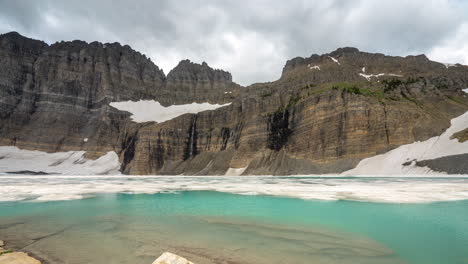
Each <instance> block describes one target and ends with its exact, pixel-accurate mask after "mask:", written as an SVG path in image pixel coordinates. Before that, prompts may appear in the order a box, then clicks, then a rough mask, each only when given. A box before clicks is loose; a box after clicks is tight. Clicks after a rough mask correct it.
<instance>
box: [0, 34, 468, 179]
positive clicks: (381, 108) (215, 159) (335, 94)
mask: <svg viewBox="0 0 468 264" xmlns="http://www.w3.org/2000/svg"><path fill="white" fill-rule="evenodd" d="M0 64H1V65H2V69H1V70H0V93H1V95H2V96H1V97H0V120H1V123H0V144H1V145H13V146H17V147H19V148H25V149H34V150H35V149H37V150H42V151H48V152H56V151H69V150H84V151H87V157H88V158H97V157H99V156H101V155H103V154H105V153H107V152H108V151H115V152H116V153H117V154H118V155H119V158H120V162H121V164H122V166H121V171H122V172H123V173H127V174H192V175H224V174H225V173H226V172H227V171H229V169H230V168H235V169H241V168H242V169H243V168H245V170H242V172H243V174H244V175H249V174H276V175H289V174H312V173H314V174H315V173H338V172H342V171H345V170H348V169H351V168H353V167H354V166H356V164H357V163H358V162H359V161H360V160H362V159H363V158H367V157H370V156H374V155H376V154H379V153H383V152H386V151H388V150H391V149H393V148H395V147H398V146H400V145H403V144H409V143H412V142H414V141H418V140H426V139H428V138H431V137H433V136H437V135H440V134H441V133H442V132H443V131H444V130H445V129H447V128H448V127H449V126H450V120H451V119H452V118H454V117H456V116H458V115H461V114H463V113H464V112H466V111H467V110H468V98H467V97H466V95H465V93H463V92H462V89H464V88H466V87H468V67H467V66H463V65H456V66H451V67H448V66H446V65H444V64H441V63H438V62H434V61H430V60H429V59H427V57H425V56H424V55H418V56H407V57H391V56H385V55H383V54H371V53H365V52H360V51H359V50H357V49H355V48H342V49H338V50H336V51H334V52H332V53H329V54H324V55H312V56H311V57H309V58H295V59H292V60H290V61H288V62H287V63H286V65H285V67H284V69H283V74H282V76H281V78H280V79H279V80H277V81H274V82H269V83H261V84H254V85H251V86H248V87H241V86H239V85H237V84H235V83H234V82H233V81H232V77H231V75H230V74H229V73H227V72H225V71H222V70H215V69H212V68H211V67H209V66H208V65H207V64H206V63H203V64H201V65H200V64H195V63H192V62H190V61H188V60H185V61H182V62H180V63H179V65H178V66H177V67H176V68H175V69H174V70H172V71H171V72H170V73H169V74H168V75H167V77H166V76H165V75H164V73H163V72H162V71H161V70H160V69H159V68H158V67H157V66H156V65H155V64H153V62H151V61H150V60H149V59H148V58H146V57H145V56H144V55H141V54H140V53H138V52H136V51H133V50H131V48H130V47H128V46H121V45H120V44H118V43H114V44H101V43H97V42H93V43H89V44H88V43H85V42H81V41H73V42H62V43H56V44H53V45H50V46H49V45H47V44H45V43H43V42H40V41H37V40H32V39H28V38H25V37H22V36H20V35H19V34H17V33H8V34H4V35H2V36H0ZM128 100H133V101H137V100H154V101H158V102H160V103H161V104H162V105H164V106H168V105H171V104H187V103H192V102H199V103H201V102H210V103H218V104H226V103H231V104H230V105H228V106H225V107H221V108H219V109H216V110H213V111H204V112H201V113H198V114H185V115H181V116H179V117H176V118H174V119H171V120H168V121H165V122H161V123H156V122H144V123H137V122H133V121H132V120H131V118H130V113H128V112H125V111H119V110H117V109H115V108H113V107H111V106H110V105H109V103H110V102H118V101H128ZM85 138H86V139H88V140H86V141H85V140H84V139H85Z"/></svg>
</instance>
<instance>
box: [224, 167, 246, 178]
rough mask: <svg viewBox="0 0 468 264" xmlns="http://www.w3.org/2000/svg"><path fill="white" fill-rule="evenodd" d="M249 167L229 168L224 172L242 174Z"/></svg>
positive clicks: (229, 174)
mask: <svg viewBox="0 0 468 264" xmlns="http://www.w3.org/2000/svg"><path fill="white" fill-rule="evenodd" d="M246 169H247V167H244V168H229V169H228V170H227V171H226V174H224V175H225V176H240V175H242V173H244V171H245V170H246Z"/></svg>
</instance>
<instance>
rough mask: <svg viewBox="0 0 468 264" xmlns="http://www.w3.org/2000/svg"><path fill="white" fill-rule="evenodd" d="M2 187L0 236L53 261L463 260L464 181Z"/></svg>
mask: <svg viewBox="0 0 468 264" xmlns="http://www.w3.org/2000/svg"><path fill="white" fill-rule="evenodd" d="M0 181H1V184H0V200H1V202H0V239H1V240H5V241H6V242H7V244H8V245H9V246H10V247H12V248H15V249H22V250H25V251H28V252H31V253H32V254H33V255H34V256H37V257H39V258H41V259H43V260H45V261H47V262H48V263H70V264H74V263H77V264H78V263H93V264H94V263H96V264H97V263H99V264H102V263H141V264H146V263H148V264H150V263H151V262H152V261H153V260H154V259H155V258H156V257H157V256H159V255H160V254H161V253H162V252H164V251H170V252H173V253H176V254H180V255H182V256H184V257H186V258H188V259H190V260H192V261H194V262H195V263H198V264H203V263H230V264H234V263H252V264H253V263H258V264H263V263H265V264H266V263H270V264H271V263H317V264H322V263H327V264H330V263H344V264H347V263H353V264H366V263H369V264H370V263H372V264H381V263H382V264H384V263H385V264H387V263H414V264H423V263H424V264H443V263H444V264H462V263H465V264H466V263H468V178H463V177H458V178H340V177H335V178H317V177H247V178H246V177H229V178H224V177H126V176H125V177H123V176H119V177H103V176H88V177H59V176H8V175H3V176H0Z"/></svg>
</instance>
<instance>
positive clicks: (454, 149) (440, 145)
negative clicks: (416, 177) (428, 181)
mask: <svg viewBox="0 0 468 264" xmlns="http://www.w3.org/2000/svg"><path fill="white" fill-rule="evenodd" d="M465 128H468V112H466V113H464V114H463V115H461V116H459V117H457V118H454V119H452V120H451V126H450V127H449V128H448V129H447V130H446V131H445V132H444V133H442V135H440V136H437V137H432V138H430V139H428V140H426V141H418V142H414V143H411V144H407V145H402V146H399V147H398V148H396V149H393V150H391V151H389V152H387V153H384V154H381V155H377V156H373V157H370V158H367V159H363V160H361V161H360V162H359V164H358V165H357V166H356V168H354V169H352V170H349V171H346V172H343V174H344V175H354V176H355V175H408V174H445V173H441V172H435V171H432V170H431V169H429V168H427V167H418V166H416V165H415V162H416V161H421V160H428V159H436V158H441V157H445V156H451V155H458V154H465V153H468V141H465V142H463V143H462V142H459V141H458V139H450V137H451V136H452V135H453V134H454V133H456V132H459V131H461V130H464V129H465ZM405 162H411V165H408V166H403V163H405Z"/></svg>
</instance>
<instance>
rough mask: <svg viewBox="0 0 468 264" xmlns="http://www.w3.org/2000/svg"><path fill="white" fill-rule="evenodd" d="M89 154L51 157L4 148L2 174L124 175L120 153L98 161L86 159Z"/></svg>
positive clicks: (53, 154) (40, 153)
mask: <svg viewBox="0 0 468 264" xmlns="http://www.w3.org/2000/svg"><path fill="white" fill-rule="evenodd" d="M84 154H85V151H68V152H55V153H47V152H42V151H37V150H24V149H19V148H17V147H13V146H2V147H0V157H1V159H0V173H6V172H15V171H33V172H45V173H49V174H67V175H90V174H95V175H102V174H120V172H119V169H120V162H119V157H118V156H117V153H115V152H114V151H109V152H107V154H105V155H104V156H101V157H99V158H98V159H96V160H90V159H86V158H85V157H84Z"/></svg>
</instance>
